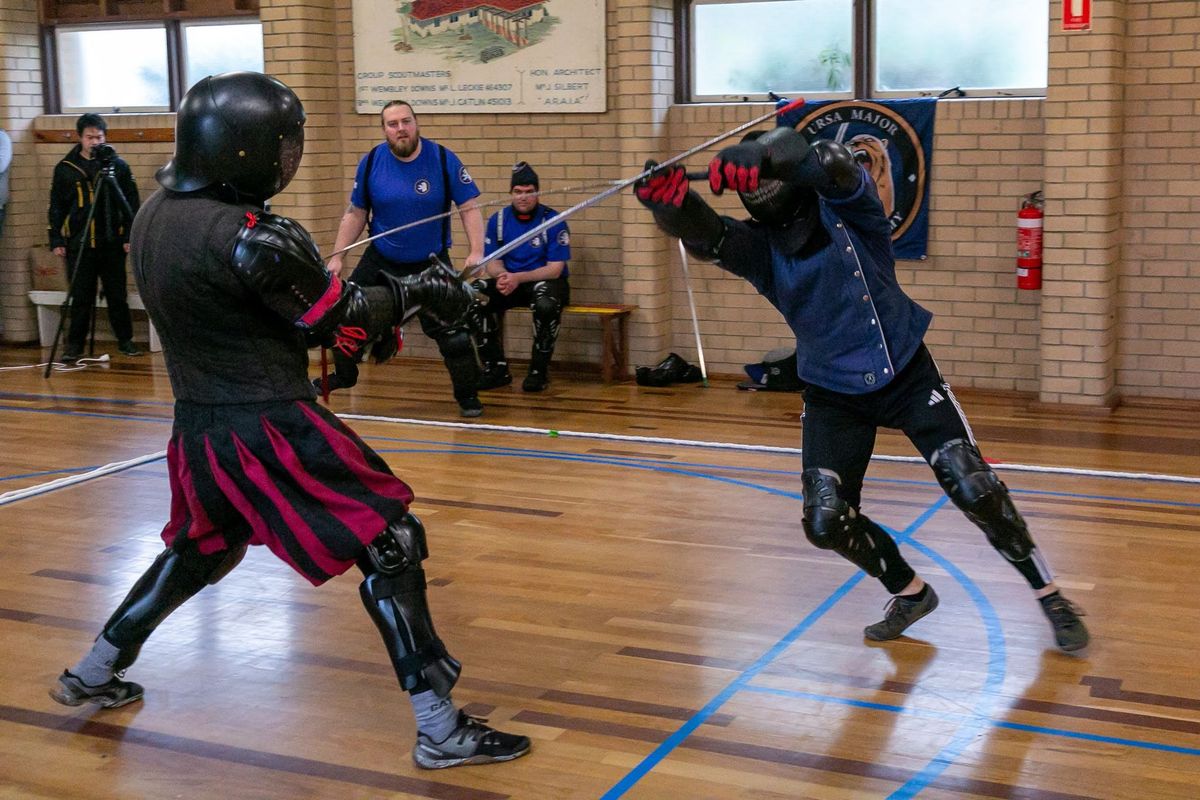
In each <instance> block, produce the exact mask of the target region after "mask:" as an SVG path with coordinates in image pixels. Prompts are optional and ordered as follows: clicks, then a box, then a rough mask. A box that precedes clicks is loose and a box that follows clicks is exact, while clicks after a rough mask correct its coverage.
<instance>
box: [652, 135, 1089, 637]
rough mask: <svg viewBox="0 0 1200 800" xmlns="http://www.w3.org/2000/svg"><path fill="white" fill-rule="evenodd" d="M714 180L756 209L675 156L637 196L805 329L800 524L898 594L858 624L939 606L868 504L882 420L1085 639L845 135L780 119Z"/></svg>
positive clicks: (886, 626)
mask: <svg viewBox="0 0 1200 800" xmlns="http://www.w3.org/2000/svg"><path fill="white" fill-rule="evenodd" d="M653 166H654V165H653V163H652V162H651V163H650V164H648V165H647V168H648V169H649V168H652V167H653ZM709 185H710V188H711V189H712V191H713V192H714V193H715V194H721V193H722V192H723V191H725V190H726V189H733V190H736V191H737V192H738V194H739V196H740V197H741V200H742V203H743V205H744V206H745V207H746V210H747V211H749V212H750V215H751V219H750V220H749V221H739V220H735V219H732V218H730V217H722V216H720V215H718V214H717V212H716V211H714V210H713V209H712V208H711V207H710V206H709V205H708V204H707V203H705V202H704V200H702V199H701V198H700V196H699V195H698V194H696V193H695V192H693V191H690V190H689V187H688V178H687V173H686V172H685V171H684V169H683V168H682V167H678V166H676V167H672V168H669V169H664V170H661V171H656V172H653V173H651V174H650V175H648V176H647V177H646V178H644V179H643V180H641V181H639V182H638V183H636V184H635V185H634V194H635V195H636V196H637V198H638V200H639V201H641V202H642V204H643V205H645V206H646V207H647V208H649V209H650V210H651V211H652V212H653V213H654V219H655V221H656V222H657V223H658V225H659V227H660V228H662V229H663V230H664V231H666V232H667V233H669V234H671V235H672V236H677V237H679V239H680V240H681V241H682V242H683V244H684V246H685V247H686V248H687V249H688V251H689V252H691V253H692V254H694V255H696V256H697V257H700V258H704V259H706V260H709V261H713V262H715V263H716V264H717V265H718V266H720V267H721V268H722V269H726V270H728V271H730V272H732V273H733V274H735V275H740V276H741V277H743V278H745V279H746V280H748V281H749V282H750V283H751V284H753V285H754V287H755V288H756V289H757V290H758V291H759V293H760V294H761V295H762V296H763V297H765V298H766V299H767V300H768V301H770V303H771V304H772V305H773V306H775V308H777V309H778V310H779V311H780V312H781V313H782V314H783V315H784V317H785V318H786V320H787V323H788V326H789V327H790V328H791V329H792V333H793V334H794V335H795V336H796V370H797V374H798V376H799V378H800V380H801V381H803V382H804V383H805V384H807V386H806V388H805V389H804V426H803V449H802V452H803V472H802V474H801V480H802V482H803V487H804V516H803V520H802V522H803V527H804V532H805V535H806V536H807V537H808V540H809V541H810V542H812V544H814V545H815V546H817V547H819V548H821V549H824V550H832V551H834V552H835V553H837V554H838V555H840V556H841V557H842V558H845V559H846V560H847V561H849V562H851V563H852V564H854V565H855V566H857V567H859V568H860V569H862V570H863V571H864V572H866V573H867V574H868V575H870V576H871V577H873V578H877V579H879V581H880V583H882V584H883V586H884V588H885V589H886V590H887V591H888V593H890V594H891V595H892V598H891V600H890V601H889V602H888V604H887V611H886V612H885V614H884V619H883V620H881V621H879V622H876V623H874V624H872V625H868V626H867V627H866V628H865V629H864V631H863V634H864V636H865V637H866V638H867V639H871V640H873V641H884V640H888V639H895V638H896V637H898V636H900V635H901V634H902V633H903V632H904V631H905V629H907V628H908V626H910V625H912V624H913V623H914V622H916V621H917V620H919V619H921V618H922V617H924V616H925V615H926V614H929V613H930V612H932V611H933V610H934V609H935V608H937V605H938V597H937V594H936V593H935V592H934V591H933V587H932V586H930V585H929V584H928V583H926V582H925V581H924V580H923V579H922V578H921V576H920V575H918V574H917V573H916V572H915V571H914V570H913V568H912V567H911V566H909V564H908V562H907V561H906V560H905V559H904V557H903V556H901V554H900V550H899V548H898V547H897V545H896V542H895V540H894V539H893V538H892V537H891V535H890V534H889V533H888V532H887V531H886V530H884V529H883V527H881V526H880V525H879V524H877V523H875V522H874V521H872V520H871V519H870V518H868V517H867V516H866V515H865V514H863V513H862V511H861V510H860V505H861V501H862V486H863V479H864V477H865V475H866V471H867V465H868V464H869V462H870V460H871V454H872V451H873V449H874V447H875V434H876V431H877V429H878V428H880V427H887V428H895V429H898V430H900V431H902V432H903V433H904V434H905V435H906V436H908V438H909V440H910V441H911V442H912V443H913V444H914V445H915V446H916V447H917V449H918V450H919V451H920V452H921V455H922V456H923V457H924V458H925V460H926V461H927V462H928V463H929V466H930V467H931V468H932V469H933V473H934V475H935V476H936V477H937V479H938V482H939V483H940V484H941V486H942V489H943V490H944V491H945V492H946V494H947V495H948V496H949V497H950V499H951V501H952V502H953V503H954V504H955V505H956V506H958V508H959V509H960V510H962V511H963V512H964V513H965V514H966V516H967V518H968V519H970V520H971V522H973V523H975V525H977V526H978V527H979V528H980V529H981V530H982V531H983V532H984V535H985V536H986V537H987V540H988V542H989V543H990V544H991V545H992V547H993V548H995V549H996V550H997V551H998V552H999V553H1000V554H1001V555H1002V556H1003V557H1004V558H1005V559H1006V560H1007V561H1008V562H1009V563H1010V564H1012V566H1013V567H1014V568H1015V569H1016V570H1017V572H1018V573H1020V575H1021V577H1023V578H1024V579H1025V581H1026V582H1027V583H1028V584H1029V586H1030V588H1031V589H1032V590H1033V594H1034V596H1035V597H1036V598H1037V599H1038V600H1039V601H1040V604H1041V607H1042V611H1043V612H1044V613H1045V615H1046V617H1047V619H1048V620H1049V622H1050V627H1051V629H1052V631H1053V633H1054V639H1055V643H1056V644H1057V645H1058V647H1059V648H1061V649H1062V650H1067V651H1072V650H1079V649H1081V648H1083V647H1085V646H1086V645H1087V643H1088V632H1087V628H1086V627H1085V626H1084V624H1083V621H1082V620H1080V619H1079V614H1080V613H1082V612H1081V611H1080V610H1079V609H1078V608H1076V607H1075V606H1074V605H1073V604H1072V603H1071V602H1070V601H1069V600H1067V599H1066V598H1065V597H1063V596H1062V594H1061V593H1060V592H1059V591H1058V587H1056V586H1055V584H1054V578H1053V576H1052V575H1051V573H1050V569H1049V567H1048V565H1047V564H1046V562H1045V560H1044V559H1043V557H1042V555H1041V553H1040V551H1039V550H1038V548H1037V546H1036V545H1035V544H1034V541H1033V538H1032V537H1031V536H1030V534H1029V529H1028V527H1027V526H1026V524H1025V520H1024V519H1022V518H1021V515H1020V513H1018V512H1017V509H1016V506H1015V505H1014V504H1013V502H1012V498H1011V497H1010V495H1009V492H1008V489H1007V487H1006V486H1005V485H1004V483H1003V482H1001V480H1000V478H999V477H998V476H997V475H996V473H995V472H994V471H992V468H991V467H990V466H989V465H988V464H987V462H986V461H984V458H983V455H982V454H981V453H980V451H979V447H978V446H977V445H976V443H975V437H974V435H973V434H972V433H971V428H970V426H969V425H968V424H967V419H966V417H965V415H964V414H963V412H962V409H961V407H960V406H959V404H958V401H957V400H956V399H955V397H954V394H953V392H952V391H951V390H950V385H949V384H948V383H946V382H945V380H944V379H943V378H942V375H941V373H940V372H939V370H938V368H937V364H935V363H934V360H933V356H932V355H930V353H929V350H928V349H927V348H926V347H925V343H924V336H925V331H926V329H928V327H929V323H930V320H931V319H932V317H933V315H932V314H930V313H929V312H928V311H926V310H925V309H924V308H922V307H921V306H919V305H917V304H916V303H915V302H913V300H912V299H911V298H909V297H908V295H906V294H905V293H904V290H903V289H901V288H900V285H899V284H898V283H897V282H896V261H895V256H894V255H893V253H892V238H891V236H892V230H891V226H890V225H889V224H888V220H887V215H886V214H885V212H884V207H883V204H882V203H881V202H880V200H879V195H878V193H877V192H876V189H875V184H874V182H873V181H872V180H871V176H870V174H869V173H868V172H867V171H866V170H865V169H864V168H863V167H862V165H860V164H859V163H858V162H857V161H856V160H855V158H854V156H853V155H852V154H851V152H850V150H849V149H847V148H846V147H845V146H844V145H842V144H840V143H837V142H833V141H829V140H825V139H819V140H817V141H816V142H814V143H813V144H811V145H809V144H808V143H807V142H806V141H805V140H804V137H803V136H801V135H800V134H799V133H798V132H797V131H795V130H793V129H791V128H788V127H779V128H776V129H774V130H772V131H770V132H769V133H767V134H765V135H763V136H761V137H757V138H756V137H755V136H753V135H751V136H748V137H747V139H746V140H743V141H742V143H740V144H737V145H734V146H733V147H727V148H725V149H724V150H722V151H721V152H720V153H719V154H718V155H717V157H716V158H714V159H713V160H712V162H711V163H710V164H709Z"/></svg>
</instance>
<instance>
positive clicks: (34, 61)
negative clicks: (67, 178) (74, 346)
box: [0, 0, 50, 341]
mask: <svg viewBox="0 0 1200 800" xmlns="http://www.w3.org/2000/svg"><path fill="white" fill-rule="evenodd" d="M0 42H3V45H0V47H3V58H0V128H4V130H5V131H7V132H8V135H9V136H10V137H12V142H13V162H12V167H11V168H10V171H9V188H10V195H9V201H8V206H7V219H6V220H5V223H4V229H3V230H0V336H2V337H3V339H4V340H5V341H20V340H22V339H31V338H34V336H35V334H34V333H32V331H35V330H36V328H35V325H34V321H33V309H32V308H31V307H30V305H29V301H28V299H27V298H26V295H25V292H27V291H28V290H29V267H28V256H27V252H28V249H29V244H30V243H31V242H34V241H39V240H41V239H44V238H45V231H46V206H45V199H44V198H42V197H41V196H40V195H34V194H32V193H31V192H29V191H28V190H27V187H29V186H31V185H36V184H37V183H38V181H40V180H41V176H42V174H43V173H42V171H41V170H40V169H39V168H38V165H37V164H36V163H35V160H34V158H33V149H34V148H33V132H32V128H33V123H34V120H35V119H36V118H37V116H38V115H39V114H40V113H42V68H41V61H40V50H41V48H40V47H39V46H38V26H37V10H36V9H35V8H34V6H33V4H32V3H29V2H22V1H21V0H0ZM49 190H50V187H49V184H48V183H47V184H46V192H49Z"/></svg>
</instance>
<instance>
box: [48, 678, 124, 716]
mask: <svg viewBox="0 0 1200 800" xmlns="http://www.w3.org/2000/svg"><path fill="white" fill-rule="evenodd" d="M145 693H146V690H145V689H143V688H142V685H141V684H140V683H134V682H133V681H123V680H121V679H120V678H117V677H113V679H112V680H110V681H108V682H107V683H102V684H100V685H99V686H89V685H87V684H86V683H84V682H83V681H81V680H80V679H79V678H78V677H76V676H75V675H72V674H71V673H70V672H69V671H68V670H63V674H62V675H59V676H58V685H57V686H55V687H53V688H52V689H51V690H50V697H51V698H53V699H54V701H55V702H57V703H62V704H63V705H64V706H81V705H83V704H84V703H95V704H96V705H98V706H100V707H101V708H119V707H120V706H123V705H126V704H128V703H132V702H134V701H135V700H141V699H142V695H143V694H145Z"/></svg>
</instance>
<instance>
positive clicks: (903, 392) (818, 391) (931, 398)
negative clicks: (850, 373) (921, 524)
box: [802, 344, 974, 594]
mask: <svg viewBox="0 0 1200 800" xmlns="http://www.w3.org/2000/svg"><path fill="white" fill-rule="evenodd" d="M803 419H804V430H803V448H804V449H803V453H802V460H803V464H804V469H805V470H809V469H818V468H819V469H824V470H829V471H832V472H835V473H837V475H838V477H839V478H841V485H840V486H839V488H838V496H839V497H841V499H842V500H844V501H846V503H848V504H849V505H850V506H852V507H853V508H854V509H855V510H856V511H857V510H858V509H859V506H860V505H861V503H862V485H863V477H864V476H865V475H866V472H867V465H868V464H869V463H870V460H871V454H872V452H874V450H875V432H876V430H877V429H879V428H881V427H882V428H894V429H897V430H900V431H902V432H903V433H904V435H905V436H907V437H908V438H909V440H910V441H911V442H912V443H913V444H914V445H916V447H917V449H918V450H919V451H920V452H921V455H922V456H924V458H925V460H926V461H928V460H929V458H930V457H931V456H932V455H933V453H934V452H935V451H936V450H937V449H938V448H939V447H941V446H942V445H943V444H945V443H946V442H949V441H951V440H953V439H965V440H967V441H969V442H974V437H973V436H972V434H971V429H970V427H969V426H968V424H967V419H966V416H964V415H963V413H962V409H961V408H959V406H958V401H957V400H956V399H955V398H954V395H953V393H952V392H951V390H950V385H949V384H948V383H946V382H945V381H944V380H943V379H942V376H941V373H940V372H938V368H937V365H936V364H935V363H934V361H933V357H932V356H931V355H930V354H929V350H928V349H926V347H925V345H924V344H922V345H921V347H920V348H919V349H918V350H917V352H916V354H915V355H913V357H912V359H911V360H910V361H909V362H908V364H907V365H905V367H904V368H903V369H902V370H900V374H898V375H897V376H896V378H895V379H894V380H893V381H892V382H891V383H889V384H888V385H887V386H885V387H884V388H882V389H879V390H878V391H874V392H869V393H867V394H844V393H842V392H834V391H830V390H829V389H823V388H821V387H819V386H813V385H812V384H809V385H808V387H806V388H805V390H804V417H803ZM878 533H882V529H880V531H879V532H877V535H878ZM882 549H883V550H884V552H885V553H886V554H887V555H888V557H887V559H886V561H887V567H886V568H885V570H884V574H883V576H882V577H881V578H880V580H881V581H882V582H883V584H884V586H886V587H887V589H888V591H889V592H892V593H893V594H895V593H896V592H899V591H900V590H901V589H903V588H904V587H905V586H906V585H907V584H908V583H909V582H910V581H911V580H912V578H913V576H914V575H915V573H914V572H913V570H912V568H911V567H909V565H908V564H907V563H906V562H905V561H904V559H903V558H902V557H901V556H900V554H899V550H897V549H896V547H895V545H894V544H892V545H890V546H888V545H887V544H884V545H883V548H882Z"/></svg>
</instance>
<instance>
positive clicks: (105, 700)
mask: <svg viewBox="0 0 1200 800" xmlns="http://www.w3.org/2000/svg"><path fill="white" fill-rule="evenodd" d="M48 694H49V695H50V699H51V700H53V701H54V702H56V703H61V704H62V705H64V706H81V705H83V704H85V703H95V704H96V705H98V706H100V707H101V708H120V707H121V706H127V705H129V704H130V703H133V702H136V701H138V700H141V699H142V696H143V694H144V693H139V694H134V695H130V696H129V697H123V698H121V699H120V700H114V699H112V698H111V697H101V696H96V697H78V696H76V695H73V694H68V693H67V691H66V690H65V689H51V690H50V691H49V692H48Z"/></svg>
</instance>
